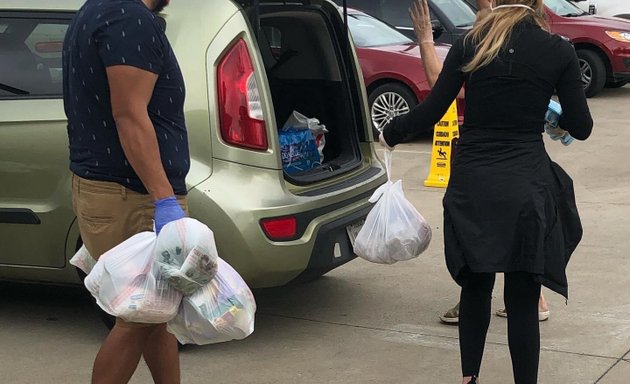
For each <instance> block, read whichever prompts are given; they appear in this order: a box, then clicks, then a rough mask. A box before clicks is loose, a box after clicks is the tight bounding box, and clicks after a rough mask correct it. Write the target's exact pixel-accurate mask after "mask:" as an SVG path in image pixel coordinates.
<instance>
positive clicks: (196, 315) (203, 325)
mask: <svg viewBox="0 0 630 384" xmlns="http://www.w3.org/2000/svg"><path fill="white" fill-rule="evenodd" d="M218 263H219V271H218V273H217V275H216V276H215V278H214V279H213V280H212V281H211V282H210V283H209V284H206V285H205V286H204V287H202V288H201V289H199V290H198V291H197V292H195V293H194V294H193V295H192V296H187V297H184V299H183V300H182V304H181V306H180V307H179V311H178V312H177V316H176V317H175V318H174V319H173V320H171V321H169V322H168V330H169V332H171V333H173V334H174V335H175V337H177V340H179V342H180V343H182V344H198V345H204V344H212V343H220V342H224V341H230V340H240V339H244V338H245V337H247V336H249V335H250V334H251V333H252V332H254V315H255V313H256V301H255V300H254V295H252V292H251V291H250V289H249V287H248V286H247V284H246V283H245V281H243V279H242V278H241V276H240V275H239V274H238V273H237V272H236V271H235V270H234V269H233V268H232V267H231V266H230V265H229V264H228V263H226V262H225V261H223V260H222V259H221V258H219V259H218Z"/></svg>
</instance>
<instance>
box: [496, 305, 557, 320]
mask: <svg viewBox="0 0 630 384" xmlns="http://www.w3.org/2000/svg"><path fill="white" fill-rule="evenodd" d="M549 314H550V312H549V310H547V311H538V321H545V320H549ZM495 315H497V316H499V317H507V316H508V315H507V311H506V310H505V308H501V309H499V310H498V311H496V312H495Z"/></svg>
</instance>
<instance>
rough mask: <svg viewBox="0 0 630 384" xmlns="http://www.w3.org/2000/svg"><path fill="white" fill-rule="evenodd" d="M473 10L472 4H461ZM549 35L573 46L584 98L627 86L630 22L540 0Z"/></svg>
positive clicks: (564, 0) (557, 0)
mask: <svg viewBox="0 0 630 384" xmlns="http://www.w3.org/2000/svg"><path fill="white" fill-rule="evenodd" d="M465 1H466V2H467V3H468V4H469V5H470V6H471V8H473V9H476V2H475V0H465ZM544 1H545V11H546V13H547V20H548V22H549V26H550V28H551V32H553V33H555V34H558V35H561V36H564V37H566V38H567V39H569V40H570V41H571V42H572V43H573V45H574V46H575V50H576V52H577V55H578V59H579V60H580V67H581V69H582V81H583V82H584V91H585V93H586V96H587V97H592V96H595V95H596V94H598V93H599V92H600V91H601V90H602V88H604V86H607V87H611V88H617V87H623V86H624V85H626V84H627V83H628V82H630V20H627V19H622V18H618V17H604V16H597V15H591V14H589V13H588V12H585V11H583V10H582V9H580V8H579V7H577V6H576V5H575V4H573V3H571V2H569V1H567V0H544Z"/></svg>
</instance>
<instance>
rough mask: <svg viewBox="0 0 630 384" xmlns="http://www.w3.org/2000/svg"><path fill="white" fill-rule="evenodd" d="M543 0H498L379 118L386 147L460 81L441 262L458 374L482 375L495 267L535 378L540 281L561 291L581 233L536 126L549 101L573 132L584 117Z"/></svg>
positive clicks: (518, 352) (440, 106)
mask: <svg viewBox="0 0 630 384" xmlns="http://www.w3.org/2000/svg"><path fill="white" fill-rule="evenodd" d="M543 15H544V9H543V0H495V1H494V2H493V8H492V9H491V10H489V11H488V14H487V15H486V16H485V17H483V18H482V19H481V20H479V21H478V22H477V24H476V25H475V26H474V27H473V29H472V30H471V32H470V33H469V34H467V35H466V36H465V37H464V38H462V39H460V40H458V41H457V42H456V43H455V44H454V45H453V47H452V48H451V50H450V52H449V54H448V56H447V57H446V60H445V62H444V67H443V69H442V71H441V73H440V75H439V77H438V80H437V82H436V84H435V87H434V88H433V90H432V92H431V94H430V95H429V96H428V97H427V99H426V100H425V102H424V103H422V104H420V105H418V106H416V107H415V108H414V109H413V110H412V111H411V112H410V113H408V114H406V115H403V116H399V117H397V118H395V119H394V120H392V121H391V122H390V123H389V124H388V125H387V126H385V127H384V130H383V133H382V134H381V136H380V141H381V143H382V144H383V145H384V146H386V147H388V148H393V147H394V146H395V145H396V144H398V143H399V142H400V141H401V140H402V139H403V138H405V137H407V136H408V135H409V134H412V133H414V132H421V131H428V130H430V129H431V128H432V127H433V125H434V124H435V123H437V121H439V119H440V118H441V117H442V116H443V114H444V113H445V112H446V110H447V108H448V107H449V105H450V103H451V102H452V100H453V99H454V98H455V96H456V95H457V93H458V92H459V91H460V88H461V87H462V86H464V87H465V90H466V111H465V116H464V124H463V125H462V126H461V127H460V139H459V142H458V152H457V156H456V157H455V158H454V159H453V167H452V171H451V178H450V181H449V185H448V187H447V189H446V193H445V196H444V201H443V205H444V242H445V255H446V264H447V267H448V269H449V272H450V273H451V275H452V277H453V279H454V280H455V281H456V282H457V283H458V284H459V285H460V286H461V287H462V290H461V296H460V313H459V338H460V352H461V363H462V376H463V379H462V383H464V384H466V383H478V376H479V371H480V366H481V360H482V356H483V350H484V344H485V339H486V333H487V330H488V324H489V322H490V304H491V295H492V288H493V286H494V279H495V273H497V272H502V273H504V274H505V288H504V301H505V305H506V310H507V312H508V313H509V317H508V342H509V349H510V354H511V357H512V367H513V373H514V381H515V383H516V384H533V383H536V382H537V376H538V359H539V354H540V333H539V328H538V327H539V325H538V299H539V296H540V288H541V284H543V285H545V286H546V287H548V288H550V289H551V290H553V291H555V292H558V293H560V294H561V295H563V296H565V297H568V283H567V278H566V273H565V269H566V264H567V262H568V260H569V257H570V256H571V253H572V252H573V250H574V249H575V247H576V246H577V244H578V243H579V241H580V239H581V236H582V227H581V223H580V218H579V216H578V212H577V207H576V205H575V196H574V192H573V185H572V180H571V178H570V177H569V176H568V175H567V174H566V173H565V172H564V171H563V170H562V168H560V166H558V165H557V164H556V163H554V162H553V161H551V160H550V158H549V156H548V154H547V152H546V150H545V146H544V143H543V139H542V133H543V126H544V117H545V112H546V111H547V105H548V102H549V99H550V98H551V96H552V95H553V94H554V92H556V93H557V95H558V98H559V100H560V103H561V104H562V107H563V115H562V117H561V120H560V126H561V127H562V128H563V129H566V130H568V131H569V133H570V134H571V135H572V136H573V137H574V138H576V139H578V140H585V139H586V138H588V136H589V135H590V133H591V130H592V125H593V120H592V118H591V115H590V112H589V109H588V105H587V103H586V98H585V96H584V90H583V88H582V82H581V78H580V68H579V65H578V60H577V57H576V54H575V51H574V49H573V47H572V46H571V45H570V44H569V43H568V42H566V41H564V40H563V39H562V38H560V37H558V36H554V35H551V34H550V33H549V32H548V31H547V25H546V23H545V19H544V16H543Z"/></svg>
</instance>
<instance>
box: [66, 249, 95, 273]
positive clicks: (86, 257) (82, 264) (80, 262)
mask: <svg viewBox="0 0 630 384" xmlns="http://www.w3.org/2000/svg"><path fill="white" fill-rule="evenodd" d="M70 264H72V265H74V266H75V267H77V268H79V269H80V270H82V271H83V272H85V274H86V275H87V274H88V273H90V272H91V271H92V268H94V265H96V260H94V258H93V257H92V255H90V252H88V250H87V248H86V247H85V245H82V246H81V248H79V250H78V251H77V253H75V254H74V256H72V259H70Z"/></svg>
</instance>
